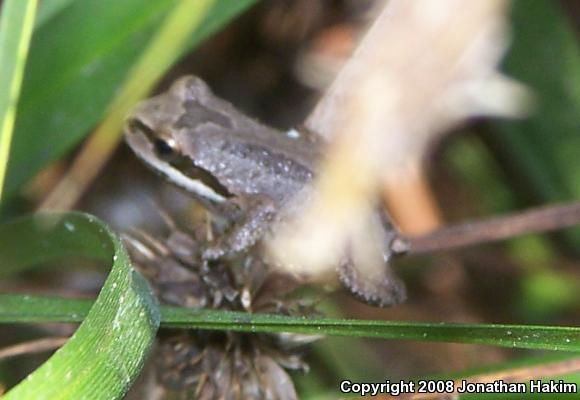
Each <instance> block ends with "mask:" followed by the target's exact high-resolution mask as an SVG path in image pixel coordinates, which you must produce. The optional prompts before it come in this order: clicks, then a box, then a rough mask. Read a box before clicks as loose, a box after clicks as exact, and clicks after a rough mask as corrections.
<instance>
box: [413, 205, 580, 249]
mask: <svg viewBox="0 0 580 400" xmlns="http://www.w3.org/2000/svg"><path fill="white" fill-rule="evenodd" d="M577 224H580V202H574V203H568V204H559V205H551V206H542V207H537V208H532V209H529V210H526V211H522V212H518V213H513V214H508V215H505V216H500V217H493V218H490V219H487V220H483V221H475V222H467V223H463V224H457V225H450V226H447V227H443V228H440V229H437V230H435V231H433V232H431V233H428V234H425V235H421V236H417V237H411V238H408V240H409V242H410V250H409V254H424V253H431V252H438V251H444V250H451V249H455V248H458V247H466V246H473V245H477V244H482V243H487V242H495V241H499V240H504V239H509V238H512V237H515V236H520V235H526V234H531V233H540V232H548V231H553V230H557V229H562V228H566V227H570V226H573V225H577Z"/></svg>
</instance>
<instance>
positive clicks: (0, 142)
mask: <svg viewBox="0 0 580 400" xmlns="http://www.w3.org/2000/svg"><path fill="white" fill-rule="evenodd" d="M36 4H37V0H6V1H5V2H4V5H3V7H2V15H1V17H0V202H1V201H2V193H3V188H4V177H5V176H6V167H7V165H8V156H9V154H10V144H11V142H12V131H13V130H14V121H15V119H16V105H17V104H18V98H19V96H20V88H21V86H22V76H23V73H24V65H25V64H26V56H27V55H28V47H29V45H30V36H31V35H32V27H33V22H34V14H35V12H36Z"/></svg>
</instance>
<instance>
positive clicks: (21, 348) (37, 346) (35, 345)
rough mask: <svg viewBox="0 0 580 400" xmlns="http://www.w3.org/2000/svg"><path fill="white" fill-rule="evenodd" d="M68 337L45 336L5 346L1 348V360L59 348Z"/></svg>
mask: <svg viewBox="0 0 580 400" xmlns="http://www.w3.org/2000/svg"><path fill="white" fill-rule="evenodd" d="M68 339H69V338H68V337H54V338H45V339H38V340H31V341H30V342H24V343H19V344H16V345H14V346H9V347H5V348H3V349H0V360H3V359H6V358H10V357H16V356H19V355H22V354H30V353H40V352H43V351H49V350H54V349H58V348H59V347H61V346H62V345H63V344H65V343H66V341H67V340H68Z"/></svg>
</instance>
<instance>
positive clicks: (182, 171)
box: [125, 120, 232, 203]
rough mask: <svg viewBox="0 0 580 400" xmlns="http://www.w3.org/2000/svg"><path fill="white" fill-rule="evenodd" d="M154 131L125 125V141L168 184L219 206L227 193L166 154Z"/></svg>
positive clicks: (197, 170) (140, 125) (189, 163)
mask: <svg viewBox="0 0 580 400" xmlns="http://www.w3.org/2000/svg"><path fill="white" fill-rule="evenodd" d="M156 136H157V135H155V133H154V131H153V130H152V129H151V128H149V127H147V126H146V125H144V124H143V123H141V122H139V123H135V122H134V120H133V121H129V122H128V123H127V124H126V126H125V141H126V142H127V144H128V145H129V147H130V148H131V149H132V150H133V152H134V153H135V154H136V155H137V156H138V157H139V158H140V159H141V160H143V161H144V162H145V164H146V165H147V166H149V167H150V168H151V169H153V170H154V171H155V172H157V173H159V174H160V175H162V176H163V177H164V178H166V179H167V180H168V181H170V182H171V183H173V184H175V185H177V186H179V187H181V188H182V189H184V190H186V191H187V192H189V193H192V194H194V195H196V196H199V197H201V198H203V199H207V200H210V201H213V202H217V203H221V202H223V201H226V200H227V199H228V198H229V197H232V195H231V193H229V192H228V190H227V189H226V188H225V187H224V186H223V185H222V184H220V183H219V181H218V180H217V179H216V178H215V177H213V176H212V174H211V173H210V172H209V171H205V170H204V169H202V168H199V167H197V166H195V164H194V163H193V162H192V160H190V159H189V158H188V157H186V156H183V155H180V154H179V153H177V152H175V153H171V154H170V153H169V150H170V148H168V146H169V145H168V144H167V143H165V144H162V143H164V142H163V141H160V140H159V138H157V137H156Z"/></svg>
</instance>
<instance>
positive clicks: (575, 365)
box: [380, 358, 580, 400]
mask: <svg viewBox="0 0 580 400" xmlns="http://www.w3.org/2000/svg"><path fill="white" fill-rule="evenodd" d="M579 371H580V358H573V359H570V360H565V361H556V362H551V363H545V364H541V365H534V366H531V367H522V368H514V369H508V370H506V371H498V372H492V373H489V374H480V375H473V376H471V377H467V378H463V379H458V380H456V381H455V387H456V388H457V387H460V386H461V380H466V381H467V382H470V383H493V382H494V381H498V380H501V381H504V382H506V383H516V382H524V383H525V382H529V381H530V380H534V379H543V378H548V377H551V376H559V375H568V374H572V373H575V372H579ZM444 396H446V397H444ZM380 398H381V399H399V400H436V399H442V398H458V394H457V393H455V395H453V394H447V395H444V394H442V393H433V394H420V393H410V394H402V395H399V396H390V395H386V396H382V397H380Z"/></svg>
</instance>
